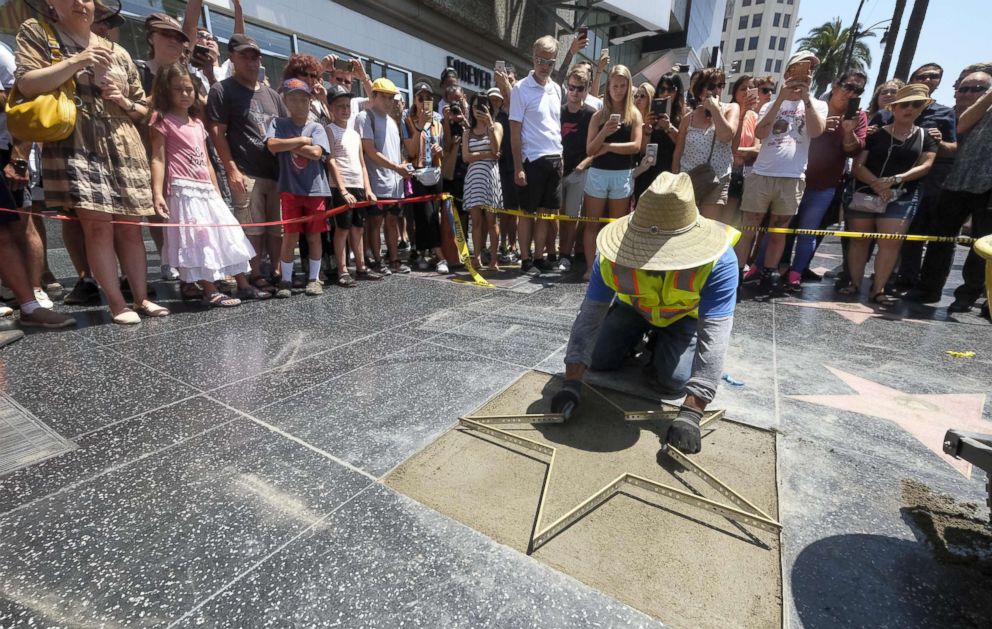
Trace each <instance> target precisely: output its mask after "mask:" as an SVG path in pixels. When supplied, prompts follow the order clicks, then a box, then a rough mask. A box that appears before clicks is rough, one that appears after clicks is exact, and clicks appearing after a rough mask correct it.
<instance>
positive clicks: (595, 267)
mask: <svg viewBox="0 0 992 629" xmlns="http://www.w3.org/2000/svg"><path fill="white" fill-rule="evenodd" d="M737 277H738V275H737V255H736V254H735V253H734V249H733V247H727V250H726V251H724V252H723V255H721V256H720V259H719V260H717V261H716V264H715V265H713V270H712V271H711V272H710V275H709V277H708V278H706V284H705V285H703V290H702V292H701V293H700V294H699V318H700V319H707V318H715V317H729V316H731V315H732V314H734V306H736V305H737ZM615 294H616V293H615V291H614V290H613V289H612V288H610V287H609V286H607V285H606V282H604V281H603V275H602V273H600V271H599V256H598V255H597V256H596V261H595V262H593V264H592V277H590V278H589V288H588V289H586V298H587V299H589V300H591V301H597V302H600V303H609V302H610V301H612V300H613V296H614V295H615Z"/></svg>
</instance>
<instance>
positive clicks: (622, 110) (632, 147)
mask: <svg viewBox="0 0 992 629" xmlns="http://www.w3.org/2000/svg"><path fill="white" fill-rule="evenodd" d="M606 85H607V87H606V95H605V97H604V98H603V108H602V109H600V110H599V111H597V112H596V113H595V114H594V115H593V117H592V121H591V122H590V123H589V132H588V134H587V135H586V154H587V155H591V156H593V160H592V165H591V166H590V167H589V172H588V174H587V175H586V190H585V199H584V201H583V207H584V208H585V213H586V216H587V217H590V218H602V216H603V212H604V211H608V212H609V217H610V218H620V217H621V216H623V215H624V214H626V213H627V211H628V210H629V209H630V195H631V194H632V193H633V191H634V190H633V185H632V184H631V171H632V170H633V168H634V156H635V155H637V153H638V152H639V151H640V150H641V134H642V129H641V125H642V120H641V114H640V113H639V112H638V111H637V108H636V107H634V89H633V80H632V79H631V76H630V70H628V69H627V66H622V65H617V66H613V69H612V70H610V74H609V77H608V78H607V84H606ZM599 227H600V224H599V223H586V225H585V230H584V231H585V235H584V240H583V248H584V249H585V255H586V264H587V268H586V272H585V275H584V276H583V279H584V280H586V281H588V280H589V276H590V274H591V273H592V264H593V260H594V259H595V257H596V234H598V233H599Z"/></svg>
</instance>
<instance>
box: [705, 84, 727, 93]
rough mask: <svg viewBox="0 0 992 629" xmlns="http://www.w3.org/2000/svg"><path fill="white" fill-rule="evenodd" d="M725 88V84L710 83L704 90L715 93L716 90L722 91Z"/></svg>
mask: <svg viewBox="0 0 992 629" xmlns="http://www.w3.org/2000/svg"><path fill="white" fill-rule="evenodd" d="M725 87H727V84H726V83H710V84H709V85H707V86H706V89H708V90H710V91H711V92H715V91H717V90H722V89H723V88H725Z"/></svg>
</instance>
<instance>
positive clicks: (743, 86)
mask: <svg viewBox="0 0 992 629" xmlns="http://www.w3.org/2000/svg"><path fill="white" fill-rule="evenodd" d="M756 81H757V79H754V78H752V77H751V76H749V75H747V74H744V75H741V76H740V78H738V79H737V80H736V81H734V85H733V87H731V88H730V94H731V99H732V100H733V102H735V103H737V106H738V107H740V110H741V123H740V124H739V125H738V126H737V133H736V134H735V135H734V143H733V149H734V164H733V167H732V168H731V170H730V187H729V188H728V190H727V209H726V212H725V218H726V219H727V220H728V221H736V219H737V210H738V208H740V206H741V197H742V195H743V194H744V175H745V174H746V173H745V171H746V170H747V168H748V166H750V165H751V164H753V163H754V160H755V159H757V157H758V151H759V150H761V142H760V141H759V140H758V138H756V137H754V127H755V126H756V125H757V124H758V108H759V107H760V106H761V105H760V97H759V96H758V94H759V89H758V87H757V86H756ZM768 93H769V98H770V97H771V96H770V95H771V92H768ZM766 102H767V100H766Z"/></svg>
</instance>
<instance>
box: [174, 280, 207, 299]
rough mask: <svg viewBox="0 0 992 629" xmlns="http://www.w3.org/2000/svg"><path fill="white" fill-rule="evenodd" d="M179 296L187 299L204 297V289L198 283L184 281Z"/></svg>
mask: <svg viewBox="0 0 992 629" xmlns="http://www.w3.org/2000/svg"><path fill="white" fill-rule="evenodd" d="M179 296H180V297H182V298H183V299H186V300H193V299H203V289H202V288H200V287H199V286H197V285H196V284H193V283H189V284H187V283H186V282H182V283H181V284H180V286H179Z"/></svg>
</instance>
